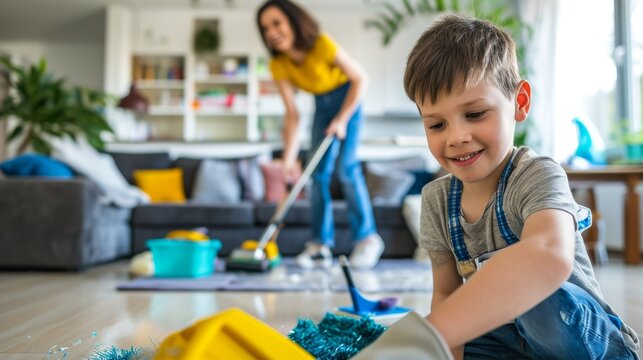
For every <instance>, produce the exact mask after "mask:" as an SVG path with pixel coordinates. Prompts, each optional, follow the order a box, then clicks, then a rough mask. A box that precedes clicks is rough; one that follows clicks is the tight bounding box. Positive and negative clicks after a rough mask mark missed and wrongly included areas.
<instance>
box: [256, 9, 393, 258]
mask: <svg viewBox="0 0 643 360" xmlns="http://www.w3.org/2000/svg"><path fill="white" fill-rule="evenodd" d="M257 25H258V26H259V31H260V33H261V36H262V39H263V41H264V44H265V45H266V47H267V48H268V50H269V51H270V53H271V55H272V60H271V62H270V70H271V72H272V76H273V79H274V81H275V82H276V84H277V88H278V89H279V93H280V95H281V97H282V99H283V101H284V105H285V108H286V114H285V119H284V159H283V160H284V169H285V170H284V171H285V174H286V175H289V174H292V171H293V169H294V165H295V162H296V158H297V154H298V152H299V149H298V148H299V143H298V139H297V134H298V128H299V114H298V112H297V108H296V106H295V98H294V92H295V89H296V88H298V89H301V90H304V91H307V92H310V93H312V94H313V95H315V115H314V120H313V127H312V136H311V146H312V148H314V147H316V146H317V144H319V143H320V142H321V141H322V139H323V138H324V137H325V136H327V135H334V136H335V137H336V138H337V139H338V141H334V142H333V144H332V145H331V147H330V148H329V149H328V151H327V153H326V155H325V156H324V157H323V159H322V161H321V162H320V163H319V165H318V166H317V169H316V170H315V172H314V173H313V176H312V178H313V186H312V194H311V208H312V222H313V224H312V225H313V228H312V231H313V239H314V241H312V242H309V243H307V244H306V248H305V250H304V251H303V252H302V253H301V254H300V255H299V256H298V257H297V263H298V264H299V266H301V267H304V268H313V267H315V266H319V265H321V266H323V267H330V266H331V265H332V254H331V250H330V249H331V248H332V247H333V246H334V226H333V208H332V202H331V196H330V181H331V177H332V173H333V170H334V167H335V162H336V160H337V159H339V161H338V162H337V171H338V175H339V179H340V182H341V184H342V190H343V192H344V196H345V197H346V201H347V202H348V211H349V221H350V225H351V235H352V237H353V240H354V241H355V246H354V248H353V251H352V253H351V256H350V262H351V265H352V266H353V267H356V268H371V267H373V266H375V264H376V263H377V261H378V260H379V258H380V256H381V254H382V252H383V251H384V242H383V241H382V238H381V237H380V236H379V235H378V234H377V231H376V228H375V220H374V217H373V209H372V207H371V202H370V198H369V195H368V190H367V188H366V183H365V181H364V176H363V174H362V171H361V167H360V164H359V161H358V159H357V156H356V151H357V146H358V145H359V131H360V128H361V124H362V112H361V104H360V101H361V97H362V95H363V94H364V92H365V88H366V82H367V79H366V74H365V73H364V71H363V70H362V68H361V67H360V66H359V64H357V63H356V62H355V61H354V60H353V59H352V58H351V57H350V56H349V55H348V54H347V53H346V52H344V51H343V50H342V49H341V48H340V47H339V46H338V45H337V44H336V43H335V42H334V40H333V39H332V38H331V37H330V36H328V35H326V34H323V33H320V31H319V26H318V25H317V23H316V21H315V20H314V19H313V18H312V17H311V16H310V15H309V14H308V13H307V12H306V11H305V10H303V9H302V8H301V7H299V6H297V5H296V4H294V3H292V2H291V1H289V0H269V1H267V2H266V3H264V4H263V5H262V6H261V7H260V8H259V10H258V11H257Z"/></svg>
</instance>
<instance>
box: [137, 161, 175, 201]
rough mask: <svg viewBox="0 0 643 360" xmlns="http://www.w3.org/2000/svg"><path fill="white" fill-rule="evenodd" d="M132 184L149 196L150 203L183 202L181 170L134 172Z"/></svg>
mask: <svg viewBox="0 0 643 360" xmlns="http://www.w3.org/2000/svg"><path fill="white" fill-rule="evenodd" d="M133 175H134V182H135V183H136V186H138V187H139V188H140V189H141V190H143V191H144V192H145V193H146V194H147V195H149V196H150V200H151V201H152V202H175V203H184V202H185V192H184V191H183V170H182V169H181V168H173V169H161V170H134V172H133Z"/></svg>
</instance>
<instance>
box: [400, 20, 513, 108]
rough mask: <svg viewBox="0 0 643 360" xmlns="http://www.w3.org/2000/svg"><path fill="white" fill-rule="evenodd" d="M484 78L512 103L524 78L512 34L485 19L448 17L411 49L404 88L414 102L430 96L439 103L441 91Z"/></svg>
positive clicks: (455, 88)
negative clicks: (520, 70)
mask: <svg viewBox="0 0 643 360" xmlns="http://www.w3.org/2000/svg"><path fill="white" fill-rule="evenodd" d="M483 79H484V80H486V81H488V82H489V84H492V85H495V86H496V87H498V88H499V89H500V90H501V91H502V93H503V94H504V95H505V96H507V98H509V99H512V97H513V95H514V92H515V90H516V87H517V86H518V84H519V83H520V75H519V73H518V63H517V60H516V49H515V44H514V42H513V40H512V39H511V36H510V35H509V34H508V33H507V32H505V31H504V30H501V29H500V28H498V27H497V26H495V25H493V24H492V23H490V22H488V21H486V20H480V19H476V18H472V17H469V16H464V15H445V16H443V17H441V18H440V19H439V20H438V21H436V22H435V24H433V25H432V26H431V27H430V28H429V29H428V30H427V31H425V32H424V34H422V36H421V37H420V39H419V40H418V41H417V43H416V44H415V46H414V47H413V50H411V53H410V54H409V57H408V60H407V63H406V71H405V72H404V90H405V91H406V95H407V96H408V97H409V98H410V99H411V100H412V101H413V102H416V103H419V104H422V103H423V102H424V100H425V99H426V96H427V95H428V96H429V98H430V101H431V103H435V102H436V101H437V98H438V95H440V93H441V92H445V93H446V94H450V93H451V92H452V91H454V90H458V89H464V88H465V87H467V86H468V85H471V84H476V83H478V81H480V80H483Z"/></svg>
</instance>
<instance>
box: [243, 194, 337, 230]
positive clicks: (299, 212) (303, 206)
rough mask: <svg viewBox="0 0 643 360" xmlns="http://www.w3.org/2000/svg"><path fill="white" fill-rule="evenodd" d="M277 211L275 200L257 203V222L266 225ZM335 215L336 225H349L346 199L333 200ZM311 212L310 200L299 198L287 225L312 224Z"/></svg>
mask: <svg viewBox="0 0 643 360" xmlns="http://www.w3.org/2000/svg"><path fill="white" fill-rule="evenodd" d="M276 211H277V204H276V203H274V202H264V203H258V204H257V205H256V213H255V214H256V218H257V224H259V225H266V224H268V223H269V222H270V219H271V218H272V216H273V215H274V214H275V212H276ZM333 217H334V222H335V224H336V225H341V226H348V208H347V205H346V202H345V201H333ZM310 219H311V212H310V202H309V201H308V200H298V201H295V203H294V204H293V205H292V207H291V208H290V210H288V213H287V214H286V218H285V219H284V223H285V226H290V225H306V226H307V225H310V223H311V222H310Z"/></svg>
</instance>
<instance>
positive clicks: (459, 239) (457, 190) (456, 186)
mask: <svg viewBox="0 0 643 360" xmlns="http://www.w3.org/2000/svg"><path fill="white" fill-rule="evenodd" d="M516 153H517V151H516V152H514V154H512V156H511V158H510V159H509V162H507V165H505V168H504V169H503V170H502V174H501V175H500V181H499V182H498V189H497V190H496V204H495V212H496V218H497V220H498V226H499V227H500V235H501V236H502V238H503V239H504V240H505V242H506V243H507V245H511V244H513V243H515V242H516V241H518V237H517V236H516V235H515V234H514V233H513V232H512V231H511V229H510V228H509V224H508V222H507V218H506V216H505V212H504V210H503V209H502V203H503V198H504V191H505V188H506V187H507V182H508V181H509V175H511V171H512V168H513V166H512V165H513V161H514V157H515V155H516ZM461 200H462V181H460V180H459V179H458V178H456V177H455V176H451V182H450V184H449V203H448V210H447V213H448V214H447V215H448V216H449V235H450V237H451V245H452V246H453V251H454V252H455V256H456V259H457V260H458V261H468V260H471V256H470V255H469V252H468V251H467V246H466V245H465V243H464V231H463V230H462V224H461V223H460V207H461V202H462V201H461Z"/></svg>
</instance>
